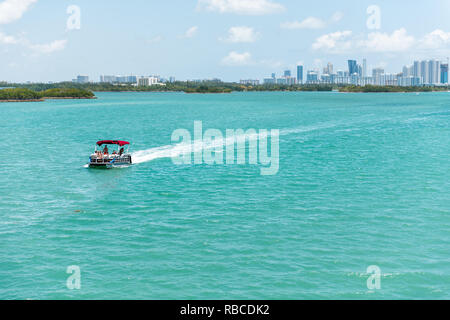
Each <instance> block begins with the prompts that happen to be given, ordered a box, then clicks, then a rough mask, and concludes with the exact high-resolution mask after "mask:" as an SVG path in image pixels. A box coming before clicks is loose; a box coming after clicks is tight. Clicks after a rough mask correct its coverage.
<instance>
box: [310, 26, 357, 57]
mask: <svg viewBox="0 0 450 320" xmlns="http://www.w3.org/2000/svg"><path fill="white" fill-rule="evenodd" d="M351 35H352V32H351V31H337V32H333V33H329V34H325V35H323V36H320V37H319V38H317V39H316V41H315V42H314V43H313V45H312V48H313V49H314V50H323V51H328V52H335V53H338V52H344V51H346V50H349V49H350V48H351V46H352V41H351V39H349V38H350V36H351Z"/></svg>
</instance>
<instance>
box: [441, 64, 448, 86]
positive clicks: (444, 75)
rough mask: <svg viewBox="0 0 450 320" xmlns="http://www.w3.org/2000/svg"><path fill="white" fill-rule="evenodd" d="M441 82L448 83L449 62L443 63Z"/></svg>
mask: <svg viewBox="0 0 450 320" xmlns="http://www.w3.org/2000/svg"><path fill="white" fill-rule="evenodd" d="M441 83H442V84H448V63H447V64H441Z"/></svg>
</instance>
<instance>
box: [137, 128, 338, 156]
mask: <svg viewBox="0 0 450 320" xmlns="http://www.w3.org/2000/svg"><path fill="white" fill-rule="evenodd" d="M336 125H337V124H336V123H322V124H319V125H315V126H304V127H300V128H296V129H286V130H281V131H280V133H279V135H280V136H282V135H289V134H296V133H303V132H310V131H315V130H321V129H327V128H332V127H335V126H336ZM268 135H270V131H269V130H268V131H266V132H260V133H254V134H249V135H245V134H243V135H237V136H235V137H228V138H223V139H216V140H214V141H213V142H211V143H205V142H203V141H193V142H192V143H190V144H189V143H180V144H175V145H166V146H161V147H155V148H151V149H147V150H141V151H136V152H134V153H133V154H132V158H133V163H135V164H139V163H144V162H149V161H153V160H156V159H162V158H173V157H178V156H181V155H183V154H189V153H197V152H201V151H203V150H208V149H212V148H217V147H221V146H222V147H223V146H227V145H230V144H233V143H235V141H236V143H243V142H245V140H246V139H248V140H249V141H254V140H259V139H263V138H266V137H267V136H268Z"/></svg>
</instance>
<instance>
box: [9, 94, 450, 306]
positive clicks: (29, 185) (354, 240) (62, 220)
mask: <svg viewBox="0 0 450 320" xmlns="http://www.w3.org/2000/svg"><path fill="white" fill-rule="evenodd" d="M97 96H98V98H99V99H98V100H81V101H77V100H56V101H47V102H43V103H3V104H0V134H1V135H0V138H1V140H0V150H2V159H3V160H2V161H1V163H0V175H1V177H0V298H1V299H54V298H55V299H108V298H112V299H119V298H126V299H316V298H318V299H347V298H349V299H391V298H392V299H409V298H427V299H434V298H436V299H443V298H446V299H449V298H450V250H449V243H450V193H449V191H450V93H427V94H420V95H416V94H340V93H233V94H229V95H186V94H181V93H164V94H160V93H98V94H97ZM195 120H201V121H203V127H204V129H208V128H214V129H219V130H222V131H223V132H225V129H227V128H228V129H239V128H242V129H248V128H255V129H279V130H280V169H279V172H278V174H277V175H274V176H261V175H260V167H259V166H254V165H211V166H209V165H185V166H177V165H174V164H173V163H172V160H171V159H170V158H167V150H170V148H171V147H170V145H171V135H172V132H173V131H174V130H175V129H178V128H185V129H188V130H189V131H191V132H192V131H193V125H194V121H195ZM98 139H126V140H129V141H131V142H132V152H134V155H135V158H136V159H137V162H140V163H138V164H135V165H133V166H131V167H129V168H121V169H111V170H92V169H87V168H85V164H86V163H87V161H88V157H89V154H90V153H91V152H92V151H93V146H94V144H95V142H96V141H97V140H98ZM73 265H75V266H79V267H80V270H81V289H80V290H69V289H68V288H67V287H66V280H67V278H68V277H69V274H67V273H66V270H67V267H68V266H73ZM371 265H376V266H378V267H379V268H380V269H381V289H380V290H369V289H368V287H367V279H368V278H369V274H367V273H366V271H367V268H368V267H369V266H371Z"/></svg>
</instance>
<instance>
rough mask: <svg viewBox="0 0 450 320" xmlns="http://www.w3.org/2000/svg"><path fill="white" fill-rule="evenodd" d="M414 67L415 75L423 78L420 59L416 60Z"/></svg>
mask: <svg viewBox="0 0 450 320" xmlns="http://www.w3.org/2000/svg"><path fill="white" fill-rule="evenodd" d="M413 69H414V70H413V76H414V77H418V78H421V77H422V68H421V64H420V61H414V66H413Z"/></svg>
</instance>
